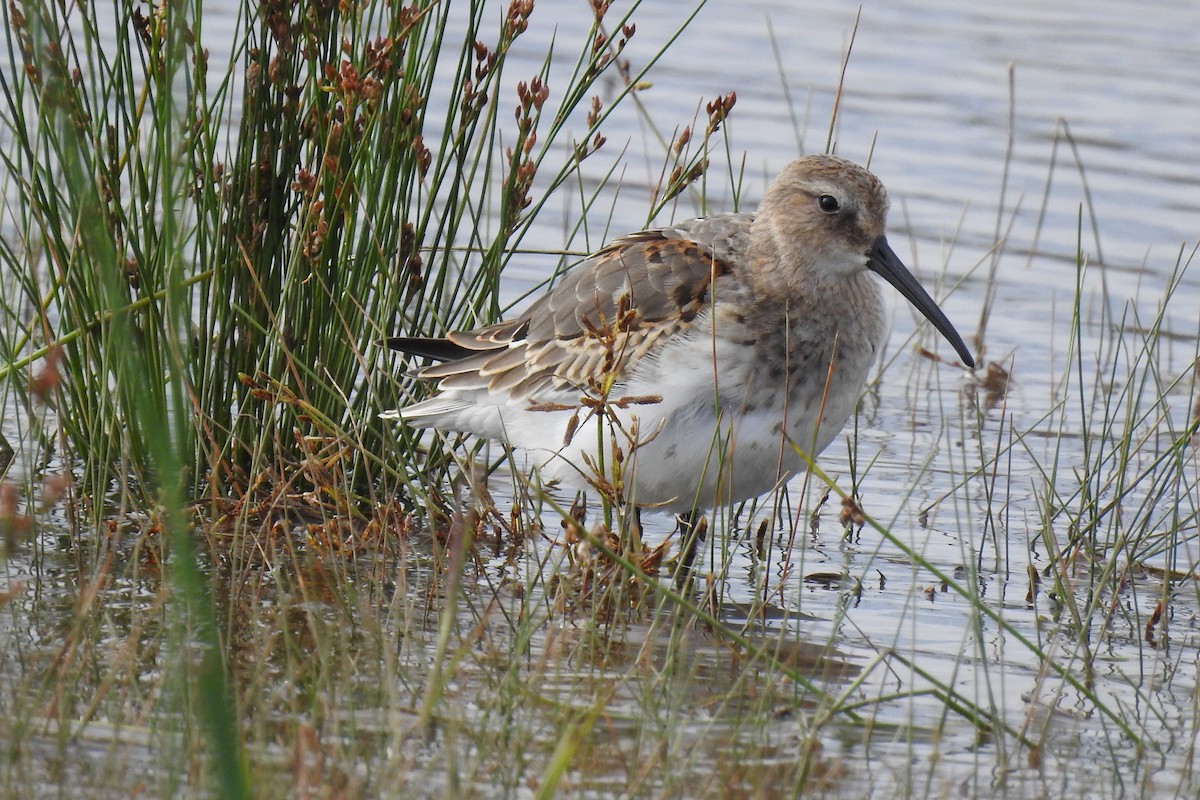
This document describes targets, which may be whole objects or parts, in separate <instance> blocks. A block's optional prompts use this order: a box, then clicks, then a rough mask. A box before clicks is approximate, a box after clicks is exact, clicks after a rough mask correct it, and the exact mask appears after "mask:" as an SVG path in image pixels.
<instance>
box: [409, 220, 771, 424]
mask: <svg viewBox="0 0 1200 800" xmlns="http://www.w3.org/2000/svg"><path fill="white" fill-rule="evenodd" d="M751 219H752V218H751V216H750V215H748V214H726V215H721V216H717V217H708V218H706V219H703V220H693V221H691V222H688V223H683V224H680V225H677V226H674V227H671V228H663V229H660V230H652V231H642V232H640V233H635V234H631V235H629V236H624V237H621V238H619V239H616V240H614V241H613V242H612V243H610V244H608V245H607V246H605V247H604V248H602V249H601V250H599V251H597V252H596V253H595V254H593V255H591V256H589V257H588V258H587V259H585V260H584V261H583V262H581V263H580V264H579V265H578V266H576V267H575V268H574V269H572V270H570V271H569V272H568V273H567V274H566V275H565V276H564V278H563V279H562V280H561V281H559V283H558V284H556V285H555V286H554V288H553V289H551V290H550V291H549V292H548V293H547V294H545V295H543V296H542V297H541V298H539V299H538V300H537V301H536V302H535V303H533V305H531V306H530V307H529V308H528V309H527V310H526V311H525V312H524V313H523V314H521V315H520V316H518V317H516V318H514V319H511V320H505V321H503V322H499V323H496V324H494V325H488V326H485V327H481V328H476V329H474V330H469V331H454V332H451V333H450V334H448V335H447V337H446V338H445V339H443V340H418V339H404V338H397V339H394V340H391V341H397V342H405V343H409V344H410V345H412V346H410V347H398V349H404V350H407V351H408V352H412V353H414V354H418V355H427V354H431V353H432V354H436V353H441V352H445V353H447V354H458V353H461V354H463V356H462V357H460V358H453V359H452V360H448V361H443V362H442V363H440V364H433V365H431V366H427V367H424V368H422V369H420V370H418V371H417V373H416V375H417V377H419V378H421V379H424V380H435V381H439V384H438V388H439V389H441V390H442V391H443V392H446V391H454V392H470V391H479V390H487V391H488V392H492V393H504V394H508V395H509V396H510V397H511V398H512V399H515V400H518V401H522V400H523V401H528V402H531V403H532V402H548V401H551V399H550V398H551V397H560V396H561V395H562V393H563V392H564V391H567V390H571V389H582V388H587V387H589V386H591V387H594V386H597V385H599V383H600V381H602V380H603V379H604V378H605V377H606V376H607V375H610V374H611V376H612V377H613V378H615V379H616V380H617V381H620V380H621V379H622V378H624V377H625V376H626V375H627V374H628V372H629V371H630V370H631V369H632V368H633V366H634V365H635V364H636V363H637V361H638V360H640V359H642V358H644V357H645V356H646V355H647V354H649V353H651V352H653V351H654V350H655V349H656V348H657V347H658V346H660V344H661V343H662V341H663V340H664V339H665V338H668V337H669V336H670V334H674V333H678V332H680V331H682V330H684V329H686V328H687V327H689V326H690V325H691V324H692V323H693V320H695V319H696V317H697V316H699V315H700V314H702V313H703V312H704V311H705V310H707V309H708V307H709V304H710V303H711V302H712V289H713V288H714V287H713V282H714V281H719V282H720V284H719V285H718V288H719V287H720V285H726V286H728V285H730V284H735V285H736V284H738V283H739V281H738V277H737V264H738V263H739V261H740V256H741V255H742V254H743V253H744V249H745V245H746V241H747V240H748V237H749V227H750V221H751ZM734 288H735V289H736V286H735V287H734ZM422 341H432V342H448V345H445V346H441V345H436V344H435V345H432V346H431V345H428V344H426V345H423V346H415V345H413V343H419V342H422ZM437 399H438V398H431V399H430V400H426V401H423V403H421V404H418V405H419V406H426V404H431V403H433V401H435V400H437ZM435 407H436V406H435ZM405 413H406V416H407V411H406V412H405Z"/></svg>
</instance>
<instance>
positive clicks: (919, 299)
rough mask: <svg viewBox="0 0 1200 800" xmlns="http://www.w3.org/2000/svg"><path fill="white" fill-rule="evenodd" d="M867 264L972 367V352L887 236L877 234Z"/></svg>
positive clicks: (973, 363) (973, 365)
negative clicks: (889, 242)
mask: <svg viewBox="0 0 1200 800" xmlns="http://www.w3.org/2000/svg"><path fill="white" fill-rule="evenodd" d="M867 267H868V268H869V269H871V270H873V271H875V272H877V273H879V274H880V275H882V276H883V279H884V280H885V281H887V282H888V283H890V284H891V285H892V286H895V287H896V290H897V291H899V292H900V294H902V295H904V298H905V299H906V300H908V302H910V303H912V304H913V305H914V306H916V307H917V310H918V311H920V312H921V313H922V314H924V315H925V319H927V320H929V321H930V322H932V323H933V327H935V328H937V329H938V332H940V333H941V334H942V336H945V337H946V341H948V342H949V343H950V344H951V345H952V346H953V347H954V350H955V352H957V353H958V357H959V358H961V359H962V360H963V363H964V364H966V365H967V366H968V367H971V368H972V369H974V367H975V359H974V358H972V357H971V351H970V350H968V349H967V346H966V344H964V343H963V340H962V337H961V336H959V335H958V331H956V330H954V326H953V325H951V324H950V320H949V319H947V318H946V315H945V314H944V313H942V310H941V309H940V308H938V304H937V303H935V302H933V298H932V297H930V296H929V293H928V292H926V291H925V289H923V288H922V287H921V284H919V283H917V279H916V278H914V277H913V274H912V273H911V272H909V271H908V267H906V266H904V262H902V261H901V260H900V257H899V256H897V255H896V252H895V251H894V250H892V246H891V245H889V244H888V241H887V237H886V236H880V237H879V238H878V239H876V240H875V244H874V245H872V246H871V250H870V252H869V253H867Z"/></svg>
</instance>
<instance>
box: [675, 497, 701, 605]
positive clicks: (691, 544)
mask: <svg viewBox="0 0 1200 800" xmlns="http://www.w3.org/2000/svg"><path fill="white" fill-rule="evenodd" d="M676 519H677V522H676V526H675V530H676V531H678V532H679V564H678V566H676V568H675V585H676V587H677V588H679V589H680V590H683V589H685V588H687V587H688V586H690V585H691V583H692V577H693V575H692V565H693V563H694V562H695V560H696V551H697V550H698V549H699V546H700V543H701V542H703V541H704V534H705V533H706V532H707V531H708V520H706V519H705V518H704V517H703V516H701V515H700V513H699V512H698V511H697V510H696V509H694V508H693V509H692V510H691V511H687V512H684V513H683V514H680V515H679V516H678V517H677V518H676Z"/></svg>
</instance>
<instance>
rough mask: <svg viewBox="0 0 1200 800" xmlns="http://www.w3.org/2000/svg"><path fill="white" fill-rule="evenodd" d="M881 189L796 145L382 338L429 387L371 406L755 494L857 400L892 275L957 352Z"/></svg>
mask: <svg viewBox="0 0 1200 800" xmlns="http://www.w3.org/2000/svg"><path fill="white" fill-rule="evenodd" d="M887 209H888V196H887V191H886V190H885V188H884V185H883V183H882V182H881V181H880V180H879V179H878V178H877V177H876V176H875V175H874V174H872V173H871V172H869V171H868V170H867V169H865V168H864V167H862V166H859V165H858V164H856V163H854V162H852V161H848V160H846V159H843V158H840V157H838V156H834V155H807V156H803V157H801V158H799V159H797V160H795V161H792V162H791V163H790V164H788V165H787V166H786V167H785V168H784V169H783V170H782V171H781V172H780V173H779V174H778V176H777V177H776V178H775V179H774V180H773V181H772V182H771V183H770V185H769V186H768V188H767V190H766V192H765V194H764V196H763V199H762V201H761V203H760V205H759V207H758V209H757V211H756V212H754V213H726V214H718V215H714V216H708V217H704V218H699V219H693V220H689V221H685V222H680V223H678V224H672V225H667V226H664V227H661V228H656V229H652V230H644V231H640V232H637V233H632V234H629V235H626V236H622V237H620V238H617V239H615V240H613V241H612V242H610V243H609V244H607V245H605V246H604V247H602V248H601V249H600V250H598V251H596V252H595V253H594V254H592V255H590V256H588V257H587V258H585V259H584V260H583V261H581V262H580V263H579V264H577V265H575V266H574V267H573V268H572V269H570V270H568V271H567V272H566V273H565V275H564V277H563V278H562V279H561V280H559V281H558V282H557V283H556V284H554V285H553V287H552V288H550V289H549V290H548V291H547V292H546V293H545V294H544V295H542V296H540V297H539V298H538V299H537V300H536V301H534V302H533V303H532V304H531V305H530V306H529V307H528V308H527V309H526V310H525V311H524V313H521V314H519V315H517V316H514V317H512V318H511V319H506V320H503V321H500V322H497V323H495V324H491V325H486V326H483V327H478V328H474V329H472V330H463V331H451V332H449V333H447V334H446V335H445V336H444V337H420V336H393V337H390V338H388V339H387V340H386V343H387V345H388V347H390V348H391V349H394V350H398V351H401V352H402V353H405V354H407V355H408V356H409V357H416V358H425V359H430V360H432V361H433V363H432V364H429V365H427V366H423V367H419V368H417V369H415V370H414V371H413V372H412V373H411V374H412V375H413V376H414V377H415V378H416V379H418V380H420V381H424V382H428V383H433V384H434V385H435V386H436V389H437V394H435V395H433V396H431V397H428V398H426V399H423V400H419V401H418V402H414V403H411V404H409V405H404V406H402V407H400V408H397V409H394V410H391V411H387V412H384V413H383V414H382V415H381V416H383V417H386V418H390V419H398V420H401V421H403V422H404V423H406V424H407V425H410V426H413V427H415V428H433V429H438V430H443V431H455V432H461V433H467V434H473V435H475V436H477V437H482V438H484V439H491V440H499V441H501V442H504V443H505V444H507V445H510V446H511V447H512V448H514V449H515V450H517V451H520V452H522V453H524V454H525V458H526V460H527V461H526V463H527V466H529V467H530V468H531V469H532V470H534V471H535V472H536V473H537V475H538V478H539V479H540V480H541V481H542V482H551V481H560V482H563V483H565V484H567V485H569V486H574V487H576V488H586V487H588V486H592V487H596V486H600V485H604V481H605V480H607V481H609V484H610V485H611V483H612V476H611V475H606V474H602V473H604V471H605V470H606V469H607V470H613V469H614V467H615V466H618V465H619V468H620V486H621V490H622V493H623V494H624V499H625V500H626V501H627V502H630V503H632V504H634V506H635V507H639V508H653V509H661V510H665V511H671V512H674V513H676V514H678V515H680V516H681V517H685V516H686V515H691V514H694V513H696V512H697V511H702V510H705V509H710V508H715V507H718V506H721V505H728V504H733V503H737V502H741V501H743V500H748V499H751V498H754V497H757V496H760V495H763V494H766V493H768V492H770V491H772V490H774V489H776V488H777V487H779V486H781V485H782V484H783V483H784V482H786V481H787V480H788V479H789V478H791V477H793V476H794V475H796V474H798V473H800V472H802V471H803V470H805V469H806V467H807V464H808V463H809V461H810V460H811V459H812V458H813V457H815V456H816V455H817V454H818V453H820V452H821V451H822V450H823V449H824V448H825V447H826V446H828V445H829V444H830V443H831V442H832V441H833V440H834V439H835V438H836V437H837V435H838V433H839V432H840V431H841V429H842V427H843V426H844V425H845V423H846V421H847V420H848V419H849V417H850V415H851V414H852V413H853V412H854V409H855V407H856V405H857V402H858V398H859V396H860V395H861V393H862V391H863V387H864V385H865V383H866V381H867V378H868V376H869V372H870V369H871V367H872V365H873V364H874V362H875V360H876V358H877V357H878V355H879V353H880V351H881V350H882V348H883V346H884V344H885V342H886V340H887V336H888V327H889V326H888V319H887V316H888V315H887V311H886V305H885V301H884V295H883V287H882V284H881V282H880V281H879V280H878V278H877V277H876V276H879V277H882V279H883V280H884V281H886V282H887V283H888V284H891V286H893V287H894V288H895V289H896V290H897V291H899V293H900V294H901V295H902V296H903V297H904V298H905V299H907V300H908V301H909V302H910V303H911V304H912V305H913V306H915V307H916V308H917V310H918V311H920V312H921V314H922V315H924V316H925V318H926V319H928V320H929V321H930V322H931V323H932V324H933V326H934V328H936V329H937V331H938V332H940V333H941V334H942V336H943V337H945V339H946V340H947V341H948V342H949V343H950V345H951V346H952V347H953V348H954V350H955V352H956V353H957V354H958V357H959V358H960V359H961V360H962V362H963V364H965V365H966V366H967V367H970V368H974V366H975V362H974V360H973V358H972V355H971V352H970V350H968V348H967V346H966V344H964V342H963V340H962V337H961V336H959V334H958V332H957V331H956V330H955V328H954V326H953V325H952V324H951V323H950V321H949V319H948V318H947V317H946V315H945V313H943V311H942V310H941V309H940V308H939V307H938V305H937V303H936V302H934V300H933V299H932V298H931V297H930V296H929V294H928V293H927V292H926V291H925V289H924V288H922V286H921V284H920V283H919V282H918V281H917V279H916V278H915V277H914V276H913V275H912V273H911V272H910V271H909V270H908V269H907V268H906V267H905V265H904V263H903V262H902V261H901V259H900V258H899V257H898V256H897V255H896V253H895V251H893V250H892V248H891V246H890V245H889V244H888V240H887V237H886V234H885V225H886V217H887Z"/></svg>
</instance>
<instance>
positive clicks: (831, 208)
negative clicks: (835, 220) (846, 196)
mask: <svg viewBox="0 0 1200 800" xmlns="http://www.w3.org/2000/svg"><path fill="white" fill-rule="evenodd" d="M817 205H818V206H820V207H821V210H822V211H824V212H825V213H826V214H836V213H837V212H839V211H841V210H842V204H841V203H839V202H838V199H837V198H836V197H834V196H833V195H831V194H823V195H821V196H820V197H818V198H817Z"/></svg>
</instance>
